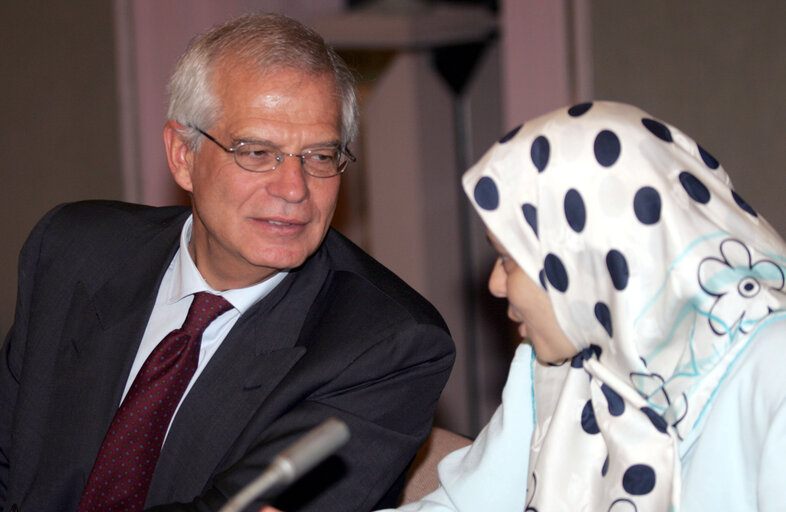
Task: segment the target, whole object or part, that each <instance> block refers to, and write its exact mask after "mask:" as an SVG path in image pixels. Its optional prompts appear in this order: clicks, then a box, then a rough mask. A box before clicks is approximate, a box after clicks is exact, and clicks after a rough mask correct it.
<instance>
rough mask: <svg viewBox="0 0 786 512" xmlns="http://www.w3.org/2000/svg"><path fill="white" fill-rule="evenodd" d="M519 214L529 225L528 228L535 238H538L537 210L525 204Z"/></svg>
mask: <svg viewBox="0 0 786 512" xmlns="http://www.w3.org/2000/svg"><path fill="white" fill-rule="evenodd" d="M521 212H522V213H523V214H524V219H525V220H526V221H527V224H529V227H531V228H532V231H533V232H534V233H535V236H538V209H537V208H535V207H534V206H532V205H531V204H529V203H526V204H524V205H522V206H521Z"/></svg>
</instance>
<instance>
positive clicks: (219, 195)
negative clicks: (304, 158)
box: [173, 62, 341, 289]
mask: <svg viewBox="0 0 786 512" xmlns="http://www.w3.org/2000/svg"><path fill="white" fill-rule="evenodd" d="M231 64H234V63H232V62H225V63H223V65H220V66H219V67H218V69H217V70H216V73H215V76H216V79H215V81H214V84H213V85H214V88H215V89H214V92H215V94H216V95H217V97H218V98H219V99H220V101H221V105H222V111H221V113H222V115H221V118H220V120H219V121H218V122H217V123H215V124H214V125H213V126H209V127H199V128H202V129H203V130H206V131H207V132H208V133H210V135H212V136H213V137H215V138H216V139H217V140H218V141H219V142H221V143H222V144H223V145H224V146H226V147H231V146H234V145H235V144H236V143H237V142H239V141H260V142H265V143H269V144H272V145H273V146H275V147H277V148H279V150H281V151H283V152H285V153H295V154H301V153H303V152H304V151H305V150H308V149H311V148H316V147H325V146H330V145H338V144H339V143H340V133H341V132H340V126H341V123H340V102H339V99H338V96H337V93H336V89H335V86H334V82H333V80H332V78H331V77H330V76H329V75H324V76H316V77H315V76H312V75H306V74H303V73H302V72H300V71H297V70H294V69H281V70H278V71H276V72H273V73H270V74H269V75H266V76H264V77H260V75H259V74H258V73H257V72H255V71H252V70H249V69H247V68H245V67H244V66H242V65H235V66H232V65H231ZM186 153H188V154H187V155H186V157H185V158H184V161H186V162H187V164H186V165H185V166H184V167H185V168H187V172H185V171H184V172H180V173H178V172H175V171H173V174H174V175H175V179H176V181H177V182H178V184H180V186H182V187H183V188H184V189H186V190H187V191H189V192H191V194H192V200H193V210H194V229H193V233H192V238H191V247H190V249H191V254H192V256H193V257H194V259H195V261H196V265H197V268H199V270H200V272H201V273H202V275H203V277H205V279H206V280H207V282H208V283H209V284H210V285H211V286H213V287H214V288H217V289H227V288H239V287H245V286H249V285H251V284H254V283H257V282H259V281H262V280H264V279H266V278H267V277H269V276H271V275H273V274H274V273H276V272H277V271H279V270H284V269H290V268H294V267H298V266H300V265H301V264H302V263H303V262H304V261H305V260H306V258H308V257H309V256H310V255H311V254H313V253H314V251H316V249H317V248H318V247H319V245H320V244H321V243H322V240H323V239H324V237H325V234H326V233H327V230H328V227H329V224H330V221H331V219H332V217H333V212H334V210H335V207H336V199H337V196H338V189H339V184H340V182H341V179H340V177H339V176H335V177H331V178H316V177H313V176H310V175H308V174H306V173H305V172H304V171H303V168H302V166H301V162H300V159H299V158H293V157H284V160H283V161H282V162H281V163H280V164H279V165H278V167H277V168H276V169H275V170H273V171H269V172H264V173H255V172H250V171H247V170H244V169H242V168H240V167H238V165H237V164H236V163H235V160H234V158H233V156H232V155H231V154H229V153H226V152H225V151H223V150H222V149H221V148H219V147H218V146H217V145H216V144H214V143H212V142H210V141H209V140H207V139H203V141H202V144H201V147H200V149H199V151H198V152H195V153H193V152H189V151H186Z"/></svg>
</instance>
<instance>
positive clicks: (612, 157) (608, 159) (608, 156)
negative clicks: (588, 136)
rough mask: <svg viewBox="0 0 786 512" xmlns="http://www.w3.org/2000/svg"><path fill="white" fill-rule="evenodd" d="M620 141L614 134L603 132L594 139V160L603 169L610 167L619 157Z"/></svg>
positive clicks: (607, 131)
mask: <svg viewBox="0 0 786 512" xmlns="http://www.w3.org/2000/svg"><path fill="white" fill-rule="evenodd" d="M621 150H622V146H621V145H620V139H619V137H617V136H616V135H615V134H614V132H612V131H609V130H603V131H602V132H600V133H599V134H598V136H597V137H595V159H596V160H597V161H598V163H599V164H600V165H602V166H603V167H611V166H612V165H614V162H616V161H617V159H618V158H619V157H620V151H621Z"/></svg>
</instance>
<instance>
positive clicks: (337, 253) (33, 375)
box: [0, 202, 454, 512]
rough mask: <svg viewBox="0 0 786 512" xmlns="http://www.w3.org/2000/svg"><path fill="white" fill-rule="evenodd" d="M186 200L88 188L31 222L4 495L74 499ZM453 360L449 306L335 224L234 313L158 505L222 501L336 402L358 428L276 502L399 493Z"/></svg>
mask: <svg viewBox="0 0 786 512" xmlns="http://www.w3.org/2000/svg"><path fill="white" fill-rule="evenodd" d="M188 213H189V210H188V209H186V208H183V207H171V208H150V207H144V206H138V205H130V204H124V203H114V202H84V203H75V204H71V205H66V206H63V207H59V208H57V209H55V210H53V211H52V212H50V213H49V214H48V215H47V216H46V217H45V218H44V219H43V220H42V221H41V222H40V223H39V224H38V226H37V227H36V228H35V229H34V231H33V232H32V234H31V235H30V238H29V239H28V241H27V242H26V244H25V246H24V248H23V250H22V254H21V257H20V272H19V292H18V298H17V308H16V316H15V319H14V324H13V326H12V328H11V331H10V332H9V334H8V336H7V338H6V343H5V345H4V346H3V350H2V356H0V450H1V451H0V507H4V508H3V510H10V509H11V508H12V506H13V505H15V506H17V507H18V508H19V510H21V511H25V512H28V511H29V512H48V511H51V512H68V511H71V510H76V507H77V505H78V502H79V499H80V497H81V493H82V490H83V488H84V486H85V483H86V480H87V476H88V475H89V473H90V470H91V468H92V465H93V461H94V460H95V457H96V454H97V453H98V449H99V446H100V445H101V442H102V440H103V437H104V435H105V433H106V431H107V428H108V426H109V424H110V422H111V420H112V417H113V415H114V413H115V411H116V409H117V407H118V404H119V402H120V397H121V394H122V391H123V387H124V385H125V382H126V379H127V377H128V373H129V369H130V367H131V363H132V362H133V359H134V356H135V354H136V350H137V347H138V345H139V341H140V339H141V337H142V333H143V331H144V329H145V326H146V324H147V319H148V317H149V315H150V311H151V309H152V307H153V303H154V300H155V297H156V293H157V291H158V285H159V283H160V280H161V279H162V277H163V274H164V271H165V270H166V267H167V265H168V264H169V262H170V261H171V259H172V257H173V255H174V253H175V251H176V249H177V247H178V242H179V235H180V231H181V227H182V225H183V222H184V221H185V219H186V217H187V215H188ZM453 357H454V352H453V343H452V341H451V339H450V337H449V334H448V332H447V328H446V326H445V324H444V322H443V321H442V319H441V318H440V316H439V314H438V313H437V312H436V310H435V309H434V308H433V307H432V306H431V305H430V304H429V303H428V302H427V301H426V300H424V299H423V298H422V297H421V296H419V295H418V294H417V293H416V292H414V291H413V290H412V289H411V288H409V287H408V286H407V285H406V284H404V283H403V282H402V281H401V280H400V279H398V278H397V277H396V276H394V275H393V274H392V273H391V272H389V271H388V270H386V269H385V268H384V267H382V266H381V265H380V264H379V263H377V262H376V261H374V260H373V259H372V258H371V257H369V256H368V255H366V254H365V253H363V252H362V251H361V250H360V249H359V248H357V247H356V246H354V245H353V244H352V243H351V242H349V241H348V240H347V239H345V238H344V237H343V236H341V235H340V234H339V233H338V232H336V231H333V230H331V231H330V232H329V233H328V235H327V237H326V239H325V241H324V243H323V244H322V246H321V247H320V249H319V250H318V251H317V252H316V253H315V254H314V255H313V256H312V257H311V258H310V259H309V260H308V261H307V262H306V263H305V264H304V265H303V266H302V267H300V268H298V269H296V270H294V271H292V272H291V273H290V274H289V275H288V276H287V277H286V279H285V280H284V281H282V283H281V284H280V285H279V286H278V287H277V288H276V289H275V290H274V291H273V292H271V293H270V294H269V295H268V296H267V297H265V298H264V299H263V300H261V301H260V302H259V303H257V304H256V305H255V306H254V307H253V308H252V309H251V310H249V311H248V312H247V313H246V314H245V315H243V316H242V317H241V318H240V319H239V320H238V322H237V324H236V325H235V327H234V328H233V329H232V331H231V332H230V333H229V335H228V336H227V337H226V339H225V340H224V342H223V343H222V345H221V347H220V348H219V350H218V351H217V352H216V354H215V355H214V356H213V358H212V359H211V360H210V362H209V364H208V366H207V367H206V368H205V370H204V371H203V373H202V375H201V376H200V377H199V378H198V380H197V382H196V383H195V385H194V386H193V388H192V390H191V391H190V393H189V394H188V395H187V396H186V399H185V401H184V402H183V404H182V406H181V407H180V410H179V411H178V413H177V416H176V417H175V418H174V421H173V424H172V426H171V429H170V432H169V434H168V437H167V440H166V443H165V445H164V447H163V449H162V452H161V456H160V459H159V461H158V465H157V466H156V469H155V472H154V475H153V481H152V484H151V486H150V492H149V494H148V498H147V506H148V507H155V510H160V511H164V510H166V511H176V510H177V511H179V510H182V511H186V510H188V511H207V510H217V509H218V508H220V506H221V505H222V504H223V503H224V502H225V501H226V500H227V499H228V498H229V497H231V496H232V495H233V494H234V493H236V492H237V491H238V490H239V489H240V488H241V487H242V486H243V485H245V484H246V483H248V482H249V481H250V480H251V479H253V478H254V477H255V476H256V475H257V474H258V473H259V471H260V470H261V469H263V468H264V467H265V466H266V465H267V464H268V463H269V462H270V460H271V459H272V457H273V456H274V455H275V454H276V453H278V452H279V451H280V450H282V449H284V448H285V447H287V446H288V445H289V444H291V443H292V442H293V441H295V440H296V439H297V438H298V436H299V435H301V434H303V433H304V432H306V431H307V430H308V429H310V428H312V427H314V426H316V425H317V424H319V423H320V422H321V421H322V420H324V419H325V418H327V417H330V416H335V417H338V418H340V419H341V420H343V421H344V422H346V423H347V425H348V426H349V429H350V431H351V440H350V442H349V443H348V444H347V445H345V446H344V447H343V448H341V449H340V450H339V451H338V452H337V454H336V455H335V456H334V457H332V458H331V459H329V460H328V461H327V462H326V463H324V464H322V465H321V466H319V467H318V468H317V469H316V470H315V471H314V472H312V473H311V474H309V475H308V476H307V477H305V478H304V479H302V480H301V481H299V482H298V483H297V484H296V485H295V486H293V487H292V488H291V489H290V490H289V491H288V492H287V493H286V494H285V495H283V496H282V497H281V498H280V499H279V500H277V501H276V502H275V503H276V504H277V506H279V507H283V508H284V510H288V511H293V510H320V511H340V510H348V511H349V510H351V511H361V510H370V509H372V508H375V507H376V506H383V505H384V506H389V505H391V504H393V501H394V500H395V498H396V495H397V494H398V491H399V490H400V485H401V482H402V478H401V477H402V475H403V472H404V471H405V469H406V467H407V466H408V464H409V463H410V461H411V459H412V457H413V456H414V453H415V451H416V450H417V448H418V447H419V446H420V445H421V443H422V442H423V441H424V439H425V437H426V435H427V434H428V432H429V428H430V426H431V421H432V417H433V413H434V409H435V406H436V403H437V399H438V397H439V394H440V392H441V390H442V387H443V386H444V384H445V381H446V379H447V377H448V374H449V372H450V368H451V365H452V362H453ZM161 505H163V506H161ZM159 506H160V507H159ZM256 507H257V508H258V504H257V505H256ZM249 510H251V509H249ZM253 510H256V509H253Z"/></svg>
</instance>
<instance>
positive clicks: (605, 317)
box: [595, 302, 614, 338]
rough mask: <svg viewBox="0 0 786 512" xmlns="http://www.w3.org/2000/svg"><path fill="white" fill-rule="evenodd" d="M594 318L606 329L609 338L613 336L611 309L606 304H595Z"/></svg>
mask: <svg viewBox="0 0 786 512" xmlns="http://www.w3.org/2000/svg"><path fill="white" fill-rule="evenodd" d="M595 318H597V320H598V322H600V325H602V326H603V328H604V329H606V332H607V333H608V335H609V338H611V337H613V336H614V334H613V333H612V327H611V311H610V310H609V307H608V306H607V305H606V304H604V303H602V302H598V303H597V304H595Z"/></svg>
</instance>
